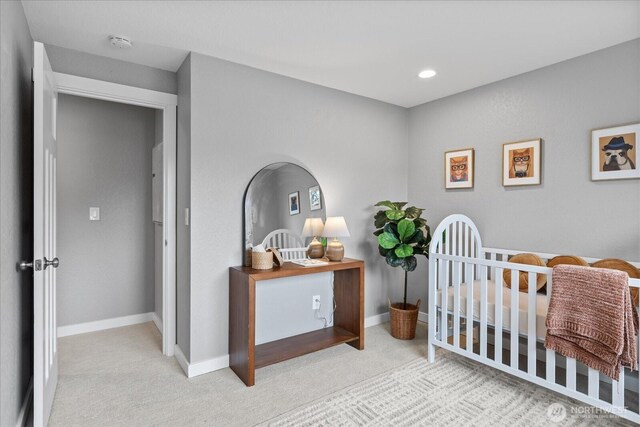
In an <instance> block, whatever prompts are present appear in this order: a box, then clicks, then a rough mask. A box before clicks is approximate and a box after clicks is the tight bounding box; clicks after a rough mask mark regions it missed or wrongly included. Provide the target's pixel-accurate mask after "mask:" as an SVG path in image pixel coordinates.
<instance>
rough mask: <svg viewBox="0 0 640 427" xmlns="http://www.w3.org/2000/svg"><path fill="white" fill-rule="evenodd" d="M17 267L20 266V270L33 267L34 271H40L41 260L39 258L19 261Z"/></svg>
mask: <svg viewBox="0 0 640 427" xmlns="http://www.w3.org/2000/svg"><path fill="white" fill-rule="evenodd" d="M45 259H46V258H45ZM56 259H57V258H56ZM18 268H20V270H22V271H25V270H28V269H30V268H33V269H34V270H35V271H40V270H42V261H41V260H39V259H37V260H35V261H34V262H27V261H21V262H20V263H19V264H18Z"/></svg>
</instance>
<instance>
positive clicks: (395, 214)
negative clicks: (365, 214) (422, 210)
mask: <svg viewBox="0 0 640 427" xmlns="http://www.w3.org/2000/svg"><path fill="white" fill-rule="evenodd" d="M384 214H385V215H386V216H387V218H389V219H390V220H392V221H393V220H395V221H397V220H400V219H402V218H404V211H401V210H397V209H393V210H388V211H385V212H384Z"/></svg>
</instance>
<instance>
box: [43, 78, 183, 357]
mask: <svg viewBox="0 0 640 427" xmlns="http://www.w3.org/2000/svg"><path fill="white" fill-rule="evenodd" d="M54 75H55V79H56V82H57V86H58V92H59V93H65V94H68V95H75V96H83V97H86V98H94V99H102V100H105V101H112V102H120V103H124V104H131V105H138V106H142V107H148V108H155V109H158V110H162V123H163V127H162V133H163V135H162V141H163V150H162V155H163V168H164V173H163V176H164V194H163V195H164V207H163V211H164V212H163V213H164V220H163V222H162V241H163V242H164V245H163V250H162V263H163V269H164V270H163V274H162V319H163V322H162V327H163V330H162V353H163V354H164V355H166V356H173V349H174V346H175V344H176V206H177V201H176V168H177V165H176V153H177V142H176V134H177V132H176V126H177V124H176V110H177V105H178V96H177V95H174V94H170V93H164V92H158V91H154V90H149V89H142V88H138V87H133V86H126V85H121V84H116V83H111V82H105V81H101V80H94V79H88V78H85V77H78V76H73V75H70V74H61V73H54Z"/></svg>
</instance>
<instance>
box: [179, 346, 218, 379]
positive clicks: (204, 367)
mask: <svg viewBox="0 0 640 427" xmlns="http://www.w3.org/2000/svg"><path fill="white" fill-rule="evenodd" d="M175 357H176V360H177V361H178V364H179V365H180V367H181V368H182V370H183V371H184V373H185V374H186V375H187V377H188V378H193V377H197V376H198V375H203V374H208V373H209V372H213V371H217V370H219V369H224V368H228V367H229V355H225V356H220V357H216V358H213V359H207V360H203V361H202V362H197V363H189V362H188V361H187V358H186V357H185V355H184V353H183V352H182V350H181V349H180V347H179V346H178V345H177V344H176V346H175Z"/></svg>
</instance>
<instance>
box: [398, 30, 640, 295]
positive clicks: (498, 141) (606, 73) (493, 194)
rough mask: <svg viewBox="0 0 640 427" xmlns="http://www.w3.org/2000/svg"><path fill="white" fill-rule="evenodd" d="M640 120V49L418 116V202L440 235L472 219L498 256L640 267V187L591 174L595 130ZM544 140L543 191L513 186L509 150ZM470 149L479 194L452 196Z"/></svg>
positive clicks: (470, 95)
mask: <svg viewBox="0 0 640 427" xmlns="http://www.w3.org/2000/svg"><path fill="white" fill-rule="evenodd" d="M639 121H640V40H635V41H631V42H628V43H624V44H621V45H618V46H614V47H611V48H608V49H605V50H602V51H598V52H595V53H592V54H589V55H585V56H582V57H578V58H575V59H572V60H569V61H566V62H562V63H559V64H556V65H552V66H549V67H546V68H543V69H540V70H536V71H533V72H530V73H527V74H523V75H520V76H516V77H513V78H510V79H507V80H503V81H500V82H497V83H494V84H491V85H487V86H483V87H480V88H477V89H473V90H470V91H468V92H464V93H461V94H458V95H454V96H450V97H448V98H444V99H441V100H438V101H434V102H431V103H428V104H424V105H422V106H418V107H414V108H412V109H410V111H409V152H410V153H411V156H410V157H409V170H410V174H409V200H411V201H412V202H414V203H416V204H417V205H419V206H420V207H424V208H425V209H426V211H425V214H426V217H427V218H428V219H429V222H430V223H431V224H432V225H433V226H434V227H435V226H436V225H437V224H438V223H439V222H440V220H442V219H443V218H444V217H445V216H447V215H449V214H452V213H463V214H466V215H468V216H469V217H470V218H472V219H473V220H474V222H475V223H476V224H477V226H478V228H479V230H480V234H481V236H482V238H483V244H484V245H485V246H488V247H499V248H513V249H524V250H531V251H541V252H552V253H561V254H575V255H583V256H593V257H619V258H623V259H630V260H636V261H637V260H640V215H639V214H638V212H640V180H620V181H599V182H592V181H591V169H590V153H591V145H590V144H591V130H592V129H598V128H605V127H611V126H614V125H620V124H627V123H637V122H639ZM538 137H539V138H542V139H543V148H542V185H538V186H531V187H519V188H518V187H511V188H508V189H507V188H505V187H503V186H502V184H501V150H502V144H503V143H505V142H510V141H518V140H523V139H530V138H538ZM466 147H474V148H475V154H476V159H475V166H476V172H475V188H474V189H472V190H448V191H445V189H444V177H443V176H444V172H443V156H444V152H445V151H447V150H452V149H457V148H466ZM422 265H423V266H424V263H422ZM425 270H426V269H425V268H421V269H420V270H419V271H418V273H417V274H414V275H412V276H413V277H412V279H413V280H412V281H413V284H412V285H413V286H412V294H413V295H414V296H417V295H420V296H421V297H422V298H425V297H426V283H427V276H426V272H425ZM418 289H422V292H419V291H418Z"/></svg>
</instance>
